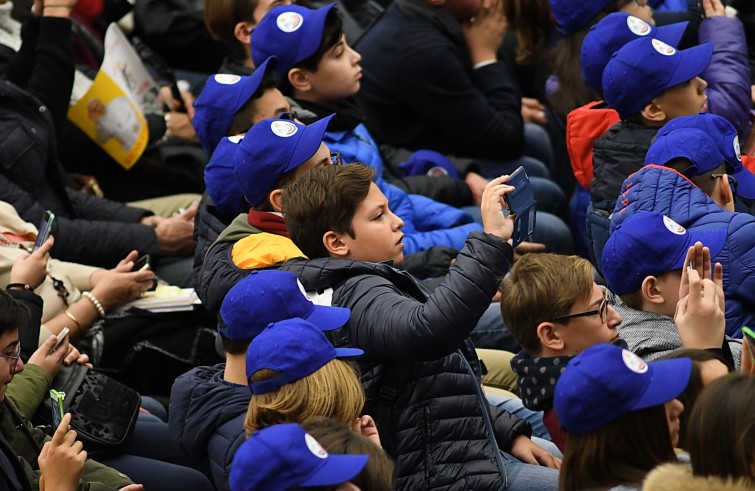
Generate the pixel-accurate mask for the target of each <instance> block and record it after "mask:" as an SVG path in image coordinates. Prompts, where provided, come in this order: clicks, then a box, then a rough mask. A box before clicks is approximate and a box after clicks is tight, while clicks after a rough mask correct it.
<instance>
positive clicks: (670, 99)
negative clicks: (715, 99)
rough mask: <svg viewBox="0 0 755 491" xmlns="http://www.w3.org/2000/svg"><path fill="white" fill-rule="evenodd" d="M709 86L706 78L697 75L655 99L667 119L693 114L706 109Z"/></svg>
mask: <svg viewBox="0 0 755 491" xmlns="http://www.w3.org/2000/svg"><path fill="white" fill-rule="evenodd" d="M707 87H708V84H707V83H706V82H705V80H703V79H702V78H700V77H695V78H693V79H690V80H687V81H686V82H683V83H681V84H679V85H675V86H673V87H670V88H668V89H666V90H664V91H663V92H661V94H660V95H659V96H658V97H656V98H655V99H654V100H655V102H656V104H657V105H658V107H660V108H661V109H663V112H664V113H666V121H670V120H672V119H674V118H678V117H680V116H691V115H693V114H697V113H700V112H703V111H705V109H706V105H705V103H706V101H707V100H708V96H706V95H705V89H706V88H707Z"/></svg>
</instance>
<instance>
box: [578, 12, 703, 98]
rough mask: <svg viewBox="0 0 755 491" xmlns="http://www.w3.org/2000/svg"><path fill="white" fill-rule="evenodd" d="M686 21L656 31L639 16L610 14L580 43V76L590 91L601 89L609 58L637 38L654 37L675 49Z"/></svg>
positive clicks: (685, 27) (621, 13)
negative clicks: (582, 76)
mask: <svg viewBox="0 0 755 491" xmlns="http://www.w3.org/2000/svg"><path fill="white" fill-rule="evenodd" d="M687 24H689V22H679V23H677V24H670V25H668V26H662V27H659V28H657V29H656V27H655V26H653V25H651V24H648V23H647V22H645V21H644V20H642V19H640V18H639V17H635V16H633V15H629V14H627V13H624V12H614V13H613V14H609V15H607V16H606V17H604V18H603V19H601V20H600V22H598V23H597V24H595V25H594V26H592V28H591V29H590V31H589V32H588V33H587V36H585V40H584V41H583V42H582V54H581V64H582V75H584V77H585V82H586V83H587V85H588V86H589V87H591V88H592V89H594V90H596V91H598V92H600V91H601V90H602V89H603V70H605V68H606V65H607V64H608V60H610V59H611V56H612V55H613V54H614V53H615V52H617V51H618V50H619V49H621V47H622V46H624V45H625V44H627V43H628V42H630V41H634V40H635V39H637V38H641V37H651V38H657V39H660V40H661V41H663V42H665V43H667V44H669V45H671V46H673V47H676V46H678V45H679V41H680V40H681V39H682V36H684V31H685V29H687Z"/></svg>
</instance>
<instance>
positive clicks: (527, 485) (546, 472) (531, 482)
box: [501, 452, 559, 491]
mask: <svg viewBox="0 0 755 491" xmlns="http://www.w3.org/2000/svg"><path fill="white" fill-rule="evenodd" d="M501 453H502V454H503V457H504V459H503V462H504V465H505V466H506V489H507V490H512V491H517V490H520V489H521V490H524V491H541V490H542V491H549V490H553V491H556V490H558V475H559V474H558V471H557V470H556V469H551V468H550V467H541V466H539V465H532V464H525V463H523V462H522V461H520V460H519V459H517V458H516V457H514V456H513V455H511V454H508V453H506V452H501Z"/></svg>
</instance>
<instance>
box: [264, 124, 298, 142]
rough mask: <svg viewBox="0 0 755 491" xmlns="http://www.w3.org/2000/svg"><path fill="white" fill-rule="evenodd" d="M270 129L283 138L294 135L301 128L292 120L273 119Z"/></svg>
mask: <svg viewBox="0 0 755 491" xmlns="http://www.w3.org/2000/svg"><path fill="white" fill-rule="evenodd" d="M270 129H271V130H272V132H273V133H275V134H276V135H278V136H280V137H281V138H288V137H289V136H294V135H295V134H296V132H297V131H299V128H297V127H296V125H295V124H294V123H292V122H290V121H273V122H272V123H270Z"/></svg>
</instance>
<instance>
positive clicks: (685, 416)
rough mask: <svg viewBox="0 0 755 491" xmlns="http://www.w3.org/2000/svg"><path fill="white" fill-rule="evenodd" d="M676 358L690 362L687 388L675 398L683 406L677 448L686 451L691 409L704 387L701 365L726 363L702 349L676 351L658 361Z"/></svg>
mask: <svg viewBox="0 0 755 491" xmlns="http://www.w3.org/2000/svg"><path fill="white" fill-rule="evenodd" d="M676 358H690V359H691V360H692V371H691V372H690V375H689V382H687V387H685V388H684V390H683V391H682V393H681V394H679V395H678V396H677V397H676V398H677V399H679V401H680V402H681V403H682V404H684V411H682V414H680V415H679V444H678V445H677V446H678V447H679V448H682V449H684V450H686V449H687V427H688V425H689V416H690V414H692V409H693V408H694V407H695V403H696V402H697V398H698V397H699V396H700V392H702V390H703V387H704V384H703V376H702V364H703V363H705V362H706V361H711V360H718V361H720V362H721V363H723V364H724V365H726V362H725V361H724V359H723V358H722V357H721V356H720V355H718V354H716V353H713V352H711V351H708V350H704V349H678V350H674V351H672V352H671V353H667V354H665V355H663V356H661V357H659V358H658V359H659V360H674V359H676Z"/></svg>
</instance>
